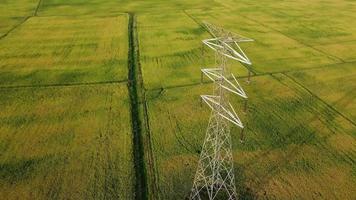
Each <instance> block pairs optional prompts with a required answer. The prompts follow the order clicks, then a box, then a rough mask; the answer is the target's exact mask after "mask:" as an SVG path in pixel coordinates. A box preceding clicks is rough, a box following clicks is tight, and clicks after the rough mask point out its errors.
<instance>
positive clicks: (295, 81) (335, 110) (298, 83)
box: [282, 73, 356, 127]
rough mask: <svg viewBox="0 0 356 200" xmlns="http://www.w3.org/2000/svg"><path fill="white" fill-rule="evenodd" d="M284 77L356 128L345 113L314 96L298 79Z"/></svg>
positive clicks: (285, 74) (288, 76) (355, 124)
mask: <svg viewBox="0 0 356 200" xmlns="http://www.w3.org/2000/svg"><path fill="white" fill-rule="evenodd" d="M282 74H283V75H284V76H286V77H287V78H289V79H290V80H291V81H293V82H294V83H295V84H297V85H299V86H300V87H301V88H303V89H304V90H305V91H307V92H308V93H309V94H310V95H311V96H313V97H314V98H316V99H318V100H319V101H320V102H322V103H323V104H324V105H325V106H327V107H328V108H330V109H331V110H332V111H334V112H335V113H337V114H339V115H340V116H341V117H343V118H344V119H345V120H347V121H348V122H350V123H351V124H352V125H354V126H355V127H356V123H355V122H354V121H353V120H352V119H350V118H349V117H347V116H346V115H344V114H343V113H341V112H340V111H338V110H337V109H336V108H334V107H333V106H332V105H330V104H329V103H327V102H326V101H324V100H323V99H321V98H320V97H319V96H318V95H316V94H314V92H312V91H311V90H310V89H308V88H307V87H305V86H304V85H303V84H301V83H300V82H298V81H297V80H296V79H294V78H293V77H292V76H290V75H288V74H287V73H282Z"/></svg>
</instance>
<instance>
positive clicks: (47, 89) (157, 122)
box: [0, 0, 356, 199]
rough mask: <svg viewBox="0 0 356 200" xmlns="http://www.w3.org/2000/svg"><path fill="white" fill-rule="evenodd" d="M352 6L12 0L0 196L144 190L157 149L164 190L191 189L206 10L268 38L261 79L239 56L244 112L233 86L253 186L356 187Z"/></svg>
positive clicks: (256, 194)
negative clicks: (132, 19)
mask: <svg viewBox="0 0 356 200" xmlns="http://www.w3.org/2000/svg"><path fill="white" fill-rule="evenodd" d="M127 13H131V15H132V16H135V17H136V18H135V19H136V20H137V24H135V25H134V27H132V30H131V31H136V30H137V35H136V32H135V33H130V34H129V33H128V31H129V30H128V17H127V16H128V15H127ZM355 13H356V4H355V2H354V1H348V0H323V1H322V0H311V1H310V0H309V1H305V0H303V1H297V0H289V1H274V0H260V1H258V2H251V1H248V0H209V1H203V0H193V1H191V0H190V1H188V0H184V1H165V0H150V1H144V0H139V1H127V0H118V1H114V0H89V1H84V0H70V1H64V0H36V1H33V0H15V1H6V0H2V1H1V0H0V92H1V96H0V108H1V109H0V196H1V197H4V199H48V198H50V199H117V198H118V199H134V198H136V199H140V197H144V196H145V195H143V196H142V195H135V194H134V193H135V192H136V193H137V192H140V188H135V183H136V187H137V182H139V181H142V180H144V179H141V178H139V179H140V180H135V179H136V178H137V177H135V176H138V175H137V174H135V172H136V173H137V171H135V170H134V169H137V167H138V166H136V168H135V164H136V165H137V163H141V162H142V161H143V160H142V159H143V158H146V160H144V161H145V166H146V172H147V174H146V175H147V176H148V177H147V180H145V181H147V182H148V183H147V187H148V191H149V192H156V193H155V194H148V196H149V197H150V198H151V199H159V198H160V199H183V198H184V197H186V196H187V195H188V194H189V191H190V188H191V184H192V181H193V177H194V172H195V169H196V164H197V159H198V156H199V151H200V150H201V146H202V142H203V138H204V134H205V130H206V126H207V122H208V116H209V109H208V108H207V106H205V105H203V106H201V104H200V101H199V95H201V94H210V93H211V91H212V87H211V86H212V85H211V84H209V83H206V84H202V85H200V71H199V70H200V68H201V67H203V66H204V67H210V66H214V54H213V53H212V52H211V51H210V50H209V49H207V48H205V49H203V51H202V49H201V42H200V41H201V40H202V39H205V38H209V37H210V36H209V34H208V33H207V32H206V31H205V30H204V29H203V28H202V27H201V22H202V21H203V20H206V21H208V22H211V23H214V24H217V25H220V26H223V27H225V28H226V29H228V30H231V31H234V32H237V33H240V34H242V35H244V36H247V37H250V38H253V39H254V40H255V41H254V42H252V43H248V44H243V45H242V47H243V49H244V50H245V52H246V53H247V55H248V56H249V57H250V59H251V60H252V62H253V67H252V68H251V70H252V72H253V75H254V78H253V82H252V83H251V84H250V85H246V84H245V83H244V77H245V76H246V75H247V70H246V68H245V67H244V66H242V65H240V64H238V63H234V62H229V65H230V67H231V71H232V72H234V74H235V75H237V76H239V77H240V80H241V83H243V87H244V88H245V90H246V92H247V94H248V96H249V97H250V101H249V113H248V114H247V115H244V114H242V113H241V105H242V102H241V101H240V100H238V98H236V97H232V98H231V101H232V103H233V105H234V106H235V108H236V110H237V111H238V113H239V115H240V116H241V118H242V120H243V122H244V123H245V124H247V127H248V128H247V131H246V141H245V143H244V144H241V143H240V142H239V137H240V135H239V131H240V130H239V129H237V128H234V127H233V128H232V130H231V134H232V138H233V152H234V159H235V160H234V162H235V167H236V168H235V174H236V177H237V178H236V185H237V189H238V192H239V195H240V197H241V198H242V199H244V198H245V199H249V198H250V199H251V198H252V199H253V198H257V199H355V198H356V196H355V194H356V191H355V189H354V187H352V186H353V185H355V182H356V175H355V174H356V173H355V172H356V169H355V166H356V165H355V156H356V155H355V152H356V142H355V141H356V140H355V139H356V135H355V133H356V125H355V121H356V117H355V113H356V110H355V109H356V108H355V103H356V102H355V95H354V92H353V91H354V90H355V82H356V76H355V71H356V70H355V61H356V56H355V55H356V54H355V51H354V49H355V47H356V35H355V34H356V28H355V27H356V24H355V20H354V16H355ZM129 35H132V36H133V37H134V38H131V40H132V41H131V43H132V44H131V45H134V47H133V46H131V51H129V50H130V48H129V41H128V36H129ZM136 40H137V41H136ZM136 51H137V52H136ZM129 52H131V57H132V58H133V59H135V61H131V62H133V63H135V64H134V65H135V69H134V70H132V69H131V72H132V73H133V74H130V77H128V74H129V70H128V67H132V66H131V65H128V59H127V58H128V57H129V55H128V53H129ZM202 52H203V53H202ZM133 53H134V54H133ZM132 55H133V56H132ZM202 55H204V56H205V59H201V58H202ZM131 57H130V59H131ZM133 77H134V79H135V81H132V80H131V79H132V78H133ZM129 79H130V80H129ZM136 79H137V80H136ZM121 82H122V83H121ZM126 83H128V84H129V86H130V87H129V89H130V90H127V88H126V85H125V84H126ZM132 84H135V86H133V85H132ZM133 88H134V90H135V91H137V93H138V94H136V95H137V97H136V101H137V102H135V103H132V99H131V100H130V97H133V96H134V95H135V94H133V91H134V90H133ZM133 104H137V105H133ZM133 106H134V107H133ZM130 108H131V111H132V109H136V110H135V112H137V113H136V115H135V114H133V113H132V112H131V113H130V110H129V109H130ZM130 114H131V115H130ZM135 116H136V117H137V116H139V117H137V118H138V119H133V118H135ZM135 122H137V123H142V127H141V128H142V133H140V134H145V135H144V136H143V137H142V140H143V141H142V142H141V144H143V145H144V148H143V149H144V154H145V155H144V156H143V155H141V154H142V152H140V151H137V152H135V154H134V153H133V151H135V150H137V149H141V150H142V147H141V148H138V147H137V145H139V143H133V142H132V141H133V133H134V134H136V133H137V132H135V131H137V130H133V129H132V128H130V127H131V126H132V124H134V123H135ZM138 126H140V125H138ZM139 132H140V131H139ZM135 136H136V137H138V136H139V135H135ZM150 152H151V153H150ZM133 155H136V156H135V158H138V160H135V161H134V158H133ZM153 161H154V162H153ZM140 175H144V174H140ZM153 177H156V178H157V180H155V178H153ZM156 181H157V182H156ZM152 184H156V186H157V188H158V190H156V189H152V188H155V187H154V186H153V185H152Z"/></svg>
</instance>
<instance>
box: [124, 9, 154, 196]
mask: <svg viewBox="0 0 356 200" xmlns="http://www.w3.org/2000/svg"><path fill="white" fill-rule="evenodd" d="M128 16H129V22H128V40H129V52H128V68H129V69H128V91H129V96H130V112H131V123H132V134H133V157H134V166H135V177H136V181H135V199H136V200H143V199H145V200H146V199H157V198H158V197H157V195H158V194H157V191H158V187H157V177H156V171H155V167H154V166H155V165H154V158H153V150H152V143H151V138H150V135H151V132H150V126H149V115H148V103H147V100H146V93H145V88H144V84H143V78H142V69H141V64H140V59H139V58H140V53H139V40H138V32H137V25H136V16H135V14H134V13H128ZM146 162H147V163H146Z"/></svg>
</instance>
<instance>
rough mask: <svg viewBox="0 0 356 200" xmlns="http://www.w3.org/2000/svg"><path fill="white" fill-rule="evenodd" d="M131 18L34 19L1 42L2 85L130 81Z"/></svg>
mask: <svg viewBox="0 0 356 200" xmlns="http://www.w3.org/2000/svg"><path fill="white" fill-rule="evenodd" d="M126 27H127V17H126V16H125V15H121V16H118V17H107V18H94V17H76V18H69V17H36V18H31V19H29V20H28V21H27V22H26V23H25V24H24V25H22V26H21V27H19V28H17V29H16V30H14V31H13V32H12V33H11V35H9V36H7V37H6V38H4V39H2V41H1V45H0V58H1V62H0V63H1V64H0V70H1V71H0V84H1V85H6V86H8V85H12V86H13V85H41V84H42V85H43V84H68V83H83V82H105V81H106V82H107V81H122V80H126V79H127V67H126V63H127V51H128V50H127V28H126Z"/></svg>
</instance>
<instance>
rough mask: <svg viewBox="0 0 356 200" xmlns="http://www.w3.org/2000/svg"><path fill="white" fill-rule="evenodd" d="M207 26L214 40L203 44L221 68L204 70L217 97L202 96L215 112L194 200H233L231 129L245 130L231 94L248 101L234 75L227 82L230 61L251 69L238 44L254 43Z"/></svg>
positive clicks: (207, 133)
mask: <svg viewBox="0 0 356 200" xmlns="http://www.w3.org/2000/svg"><path fill="white" fill-rule="evenodd" d="M204 25H205V27H206V28H207V29H208V31H209V32H210V34H211V35H213V36H214V38H212V39H207V40H203V44H204V45H206V46H208V47H210V48H211V49H213V50H214V51H215V54H216V56H215V61H216V64H217V66H216V67H214V68H205V69H201V71H202V73H203V74H204V75H206V76H207V77H208V78H209V79H211V80H212V81H214V92H213V95H201V98H202V100H203V101H204V102H205V103H207V105H208V106H209V107H210V108H211V116H210V120H209V124H208V128H207V131H206V136H205V140H204V144H203V148H202V151H201V154H200V159H199V163H198V168H197V171H196V174H195V178H194V183H193V187H192V191H191V194H190V199H194V200H205V199H209V200H213V199H229V200H232V199H237V193H236V189H235V176H234V167H233V156H232V143H231V135H230V127H229V126H230V123H232V124H234V125H236V126H238V127H240V128H241V129H243V128H244V126H243V124H242V122H241V120H240V118H239V117H238V115H237V114H236V112H235V110H234V109H233V107H232V106H231V104H230V103H229V99H228V92H232V93H234V94H237V95H239V96H240V97H242V98H245V99H247V95H246V93H245V92H244V90H243V89H242V88H241V86H240V84H239V83H238V82H237V80H236V78H235V76H234V75H233V74H231V79H233V80H231V79H230V80H229V78H227V74H228V69H227V59H228V58H230V59H234V60H237V61H239V62H241V63H244V64H248V65H251V62H250V60H249V59H248V57H247V56H246V55H245V53H244V52H243V51H242V49H241V48H240V46H239V45H238V43H239V42H248V41H252V40H251V39H248V38H245V37H242V36H240V35H237V34H234V33H231V32H228V31H225V30H224V29H222V28H220V27H217V26H214V25H211V24H209V23H206V22H204Z"/></svg>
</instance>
